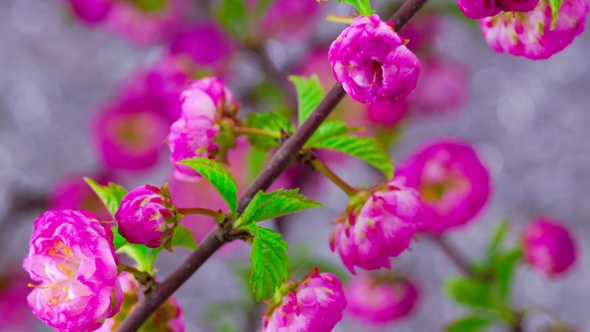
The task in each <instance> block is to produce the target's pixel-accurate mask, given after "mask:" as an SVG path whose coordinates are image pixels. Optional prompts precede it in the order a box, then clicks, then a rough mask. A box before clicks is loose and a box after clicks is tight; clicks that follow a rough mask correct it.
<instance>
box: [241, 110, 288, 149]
mask: <svg viewBox="0 0 590 332" xmlns="http://www.w3.org/2000/svg"><path fill="white" fill-rule="evenodd" d="M246 124H247V126H248V127H250V128H258V129H264V130H269V131H275V132H277V133H280V132H281V131H284V132H286V133H293V131H294V128H293V124H292V123H291V121H289V119H287V118H286V117H285V116H283V115H282V114H280V113H276V112H268V113H250V114H248V115H247V116H246ZM247 138H248V141H249V142H250V144H252V145H253V146H255V147H257V148H259V149H262V150H267V149H270V148H274V147H277V146H279V141H278V140H277V139H275V138H272V137H266V136H261V135H248V136H247Z"/></svg>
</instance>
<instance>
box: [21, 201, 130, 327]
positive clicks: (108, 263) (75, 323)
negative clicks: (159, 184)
mask: <svg viewBox="0 0 590 332" xmlns="http://www.w3.org/2000/svg"><path fill="white" fill-rule="evenodd" d="M34 227H35V228H34V230H33V235H32V236H31V240H30V249H29V254H28V255H27V256H26V257H25V259H24V261H23V267H24V269H25V270H26V271H27V272H29V274H30V275H31V278H32V279H33V280H35V281H37V282H39V284H38V285H36V286H33V287H34V288H33V291H32V292H31V293H30V294H29V296H28V298H27V300H28V301H29V306H30V307H31V309H32V310H33V313H34V314H35V315H36V316H37V317H38V318H39V319H41V320H42V321H43V322H44V323H46V324H48V325H50V326H51V327H53V328H55V329H57V330H59V331H72V332H73V331H93V330H96V329H97V328H99V327H100V326H101V325H102V324H103V321H104V320H105V319H106V318H108V317H112V316H113V315H114V314H116V313H117V312H118V311H119V307H120V304H121V300H122V291H121V285H120V283H119V281H118V279H117V272H118V271H117V258H116V256H115V248H114V247H113V233H112V232H111V230H110V228H108V227H105V226H104V225H102V224H101V223H99V222H98V220H97V219H96V217H95V216H94V215H93V214H91V213H90V212H87V211H74V210H50V211H47V212H45V214H43V215H41V216H40V217H39V218H37V219H36V220H35V226H34Z"/></svg>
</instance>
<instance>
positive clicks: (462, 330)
mask: <svg viewBox="0 0 590 332" xmlns="http://www.w3.org/2000/svg"><path fill="white" fill-rule="evenodd" d="M493 323H494V321H493V320H492V319H490V318H488V317H478V316H466V317H462V318H459V319H457V320H456V321H454V322H453V323H451V324H449V325H448V326H447V327H446V329H445V331H446V332H477V331H481V330H483V329H484V328H486V327H488V326H490V325H492V324H493Z"/></svg>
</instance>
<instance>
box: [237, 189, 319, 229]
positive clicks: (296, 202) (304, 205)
mask: <svg viewBox="0 0 590 332" xmlns="http://www.w3.org/2000/svg"><path fill="white" fill-rule="evenodd" d="M320 206H322V204H321V203H318V202H315V201H313V200H311V199H309V198H307V197H305V196H303V195H301V194H299V189H291V190H284V189H279V190H275V191H273V192H270V193H265V192H264V191H259V192H258V193H257V194H256V195H255V196H254V198H252V201H251V202H250V204H248V207H247V208H246V210H245V211H244V213H243V214H242V215H241V216H240V218H241V219H242V224H249V223H254V222H258V221H264V220H268V219H273V218H277V217H280V216H284V215H286V214H289V213H293V212H298V211H302V210H306V209H311V208H315V207H320Z"/></svg>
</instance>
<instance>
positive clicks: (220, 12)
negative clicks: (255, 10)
mask: <svg viewBox="0 0 590 332" xmlns="http://www.w3.org/2000/svg"><path fill="white" fill-rule="evenodd" d="M217 3H218V4H219V5H218V6H217V7H216V8H215V9H214V14H215V17H216V18H217V20H218V21H219V23H221V25H222V26H223V27H224V28H225V29H226V31H227V32H229V33H230V34H231V35H233V36H234V37H237V38H238V39H242V38H243V37H244V36H245V35H246V33H247V29H246V28H247V23H246V17H247V16H246V6H245V4H244V1H243V0H221V1H218V2H217Z"/></svg>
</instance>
